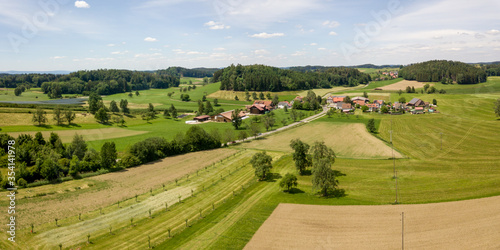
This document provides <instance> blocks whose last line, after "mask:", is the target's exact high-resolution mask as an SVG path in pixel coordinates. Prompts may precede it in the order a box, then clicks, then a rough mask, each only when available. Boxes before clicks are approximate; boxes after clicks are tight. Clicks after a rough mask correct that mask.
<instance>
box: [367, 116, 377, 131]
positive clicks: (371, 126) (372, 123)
mask: <svg viewBox="0 0 500 250" xmlns="http://www.w3.org/2000/svg"><path fill="white" fill-rule="evenodd" d="M366 128H367V129H368V131H370V133H375V132H376V131H377V129H376V128H375V119H370V120H368V123H366Z"/></svg>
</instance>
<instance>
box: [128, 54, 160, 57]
mask: <svg viewBox="0 0 500 250" xmlns="http://www.w3.org/2000/svg"><path fill="white" fill-rule="evenodd" d="M157 56H161V53H153V54H143V53H140V54H135V56H134V57H135V58H151V57H157Z"/></svg>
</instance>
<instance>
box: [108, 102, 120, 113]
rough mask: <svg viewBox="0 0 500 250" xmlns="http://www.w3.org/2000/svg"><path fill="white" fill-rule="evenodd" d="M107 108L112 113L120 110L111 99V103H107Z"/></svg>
mask: <svg viewBox="0 0 500 250" xmlns="http://www.w3.org/2000/svg"><path fill="white" fill-rule="evenodd" d="M109 110H110V111H111V112H113V113H118V112H120V109H119V108H118V105H117V104H116V102H115V101H114V100H113V101H111V103H109Z"/></svg>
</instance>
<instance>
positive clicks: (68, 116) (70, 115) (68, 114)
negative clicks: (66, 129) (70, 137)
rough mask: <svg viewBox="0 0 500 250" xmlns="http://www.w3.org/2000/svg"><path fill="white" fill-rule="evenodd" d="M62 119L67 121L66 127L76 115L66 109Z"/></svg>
mask: <svg viewBox="0 0 500 250" xmlns="http://www.w3.org/2000/svg"><path fill="white" fill-rule="evenodd" d="M64 118H65V119H66V121H68V125H70V124H71V122H72V121H73V120H75V119H76V114H75V113H73V111H72V110H71V109H66V110H64Z"/></svg>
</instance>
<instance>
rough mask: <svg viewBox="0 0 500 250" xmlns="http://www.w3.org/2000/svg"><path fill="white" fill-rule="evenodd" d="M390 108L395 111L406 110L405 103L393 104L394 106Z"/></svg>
mask: <svg viewBox="0 0 500 250" xmlns="http://www.w3.org/2000/svg"><path fill="white" fill-rule="evenodd" d="M392 108H394V109H395V110H402V109H406V103H400V102H395V103H394V104H392Z"/></svg>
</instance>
